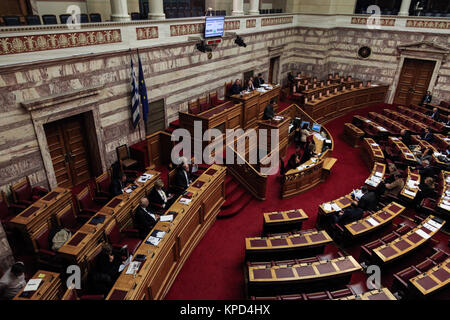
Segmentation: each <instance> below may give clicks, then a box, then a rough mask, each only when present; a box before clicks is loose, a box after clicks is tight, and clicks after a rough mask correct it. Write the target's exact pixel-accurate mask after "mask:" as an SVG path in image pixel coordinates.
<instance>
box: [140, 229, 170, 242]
mask: <svg viewBox="0 0 450 320" xmlns="http://www.w3.org/2000/svg"><path fill="white" fill-rule="evenodd" d="M165 235H166V232H165V231H161V230H155V231H153V232H152V234H151V235H150V237H148V239H147V241H145V242H146V243H149V244H151V245H154V246H157V245H158V244H159V243H160V242H161V240H162V239H163V238H164V236H165Z"/></svg>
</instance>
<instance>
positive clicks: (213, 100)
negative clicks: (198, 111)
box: [209, 91, 225, 107]
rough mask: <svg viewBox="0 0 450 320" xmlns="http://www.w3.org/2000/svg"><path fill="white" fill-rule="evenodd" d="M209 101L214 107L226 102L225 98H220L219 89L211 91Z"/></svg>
mask: <svg viewBox="0 0 450 320" xmlns="http://www.w3.org/2000/svg"><path fill="white" fill-rule="evenodd" d="M209 103H210V104H211V105H212V106H213V107H215V106H218V105H219V104H222V103H225V100H220V99H219V98H218V94H217V91H216V92H211V93H210V94H209Z"/></svg>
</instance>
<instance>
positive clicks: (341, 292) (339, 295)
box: [330, 288, 354, 299]
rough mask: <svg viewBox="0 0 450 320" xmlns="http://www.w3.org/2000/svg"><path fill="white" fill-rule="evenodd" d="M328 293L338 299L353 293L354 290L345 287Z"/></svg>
mask: <svg viewBox="0 0 450 320" xmlns="http://www.w3.org/2000/svg"><path fill="white" fill-rule="evenodd" d="M330 295H331V297H332V298H333V299H340V298H344V297H348V296H352V295H354V292H353V291H352V290H351V289H350V288H345V289H341V290H336V291H332V292H330Z"/></svg>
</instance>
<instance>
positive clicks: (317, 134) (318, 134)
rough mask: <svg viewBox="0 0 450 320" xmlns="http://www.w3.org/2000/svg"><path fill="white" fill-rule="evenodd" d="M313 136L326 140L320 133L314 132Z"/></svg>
mask: <svg viewBox="0 0 450 320" xmlns="http://www.w3.org/2000/svg"><path fill="white" fill-rule="evenodd" d="M314 137H316V138H317V139H318V140H320V141H323V140H326V138H324V137H323V136H322V135H321V134H320V133H318V132H316V133H314Z"/></svg>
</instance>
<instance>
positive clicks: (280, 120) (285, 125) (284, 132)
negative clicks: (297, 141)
mask: <svg viewBox="0 0 450 320" xmlns="http://www.w3.org/2000/svg"><path fill="white" fill-rule="evenodd" d="M290 120H291V118H290V117H281V116H275V117H274V118H273V119H270V120H260V121H258V122H257V123H258V130H261V129H265V130H266V132H267V149H268V150H273V148H275V147H276V146H277V142H276V143H275V144H273V143H272V138H271V130H278V146H279V154H280V157H283V158H284V157H285V156H286V152H287V147H288V143H289V124H290Z"/></svg>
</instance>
